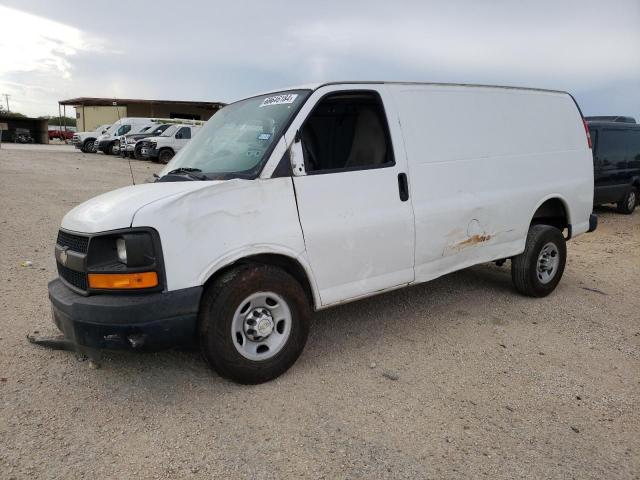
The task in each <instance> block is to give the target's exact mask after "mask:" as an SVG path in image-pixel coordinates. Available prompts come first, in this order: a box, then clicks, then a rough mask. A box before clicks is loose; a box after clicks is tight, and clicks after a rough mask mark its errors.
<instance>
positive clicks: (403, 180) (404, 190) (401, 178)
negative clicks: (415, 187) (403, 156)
mask: <svg viewBox="0 0 640 480" xmlns="http://www.w3.org/2000/svg"><path fill="white" fill-rule="evenodd" d="M398 191H399V193H400V200H402V201H403V202H406V201H407V200H409V183H408V182H407V174H406V173H404V172H403V173H399V174H398Z"/></svg>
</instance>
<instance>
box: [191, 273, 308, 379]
mask: <svg viewBox="0 0 640 480" xmlns="http://www.w3.org/2000/svg"><path fill="white" fill-rule="evenodd" d="M310 316H311V308H310V306H309V301H308V300H307V296H306V295H305V292H304V290H303V289H302V287H301V286H300V284H299V283H298V282H297V281H296V280H295V279H294V278H293V277H292V276H291V275H289V274H288V273H286V272H285V271H283V270H281V269H279V268H276V267H271V266H267V265H245V266H242V267H238V268H236V269H233V270H230V271H229V272H227V273H225V274H223V275H222V276H221V277H220V278H219V279H218V280H217V281H215V282H214V283H213V284H212V285H210V286H209V287H208V288H207V289H206V290H205V292H204V293H203V298H202V302H201V305H200V312H199V327H198V331H199V337H200V346H201V350H202V353H203V355H204V357H205V359H206V360H207V363H208V364H209V366H210V367H211V368H213V369H214V370H215V371H216V372H218V373H219V374H220V375H221V376H222V377H225V378H228V379H230V380H233V381H235V382H238V383H243V384H258V383H263V382H267V381H269V380H272V379H274V378H276V377H278V376H279V375H281V374H282V373H284V372H285V371H287V370H288V369H289V367H291V365H293V364H294V363H295V361H296V360H297V358H298V357H299V356H300V353H301V352H302V350H303V348H304V346H305V343H306V341H307V336H308V333H309V318H310Z"/></svg>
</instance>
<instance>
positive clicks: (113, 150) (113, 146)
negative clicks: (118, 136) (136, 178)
mask: <svg viewBox="0 0 640 480" xmlns="http://www.w3.org/2000/svg"><path fill="white" fill-rule="evenodd" d="M119 153H120V142H111V143H110V144H109V146H108V147H107V154H109V155H118V154H119Z"/></svg>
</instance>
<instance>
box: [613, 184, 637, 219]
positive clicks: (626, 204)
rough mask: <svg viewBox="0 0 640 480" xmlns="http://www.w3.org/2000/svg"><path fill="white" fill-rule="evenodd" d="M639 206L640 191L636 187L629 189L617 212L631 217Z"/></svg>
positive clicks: (618, 205) (619, 203) (618, 204)
mask: <svg viewBox="0 0 640 480" xmlns="http://www.w3.org/2000/svg"><path fill="white" fill-rule="evenodd" d="M637 204H638V190H637V189H636V188H635V187H629V190H627V193H625V195H624V198H623V199H622V200H620V201H619V202H618V203H617V207H618V208H617V210H618V212H620V213H624V214H625V215H631V214H632V213H633V211H634V210H635V209H636V205H637Z"/></svg>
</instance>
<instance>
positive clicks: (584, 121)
mask: <svg viewBox="0 0 640 480" xmlns="http://www.w3.org/2000/svg"><path fill="white" fill-rule="evenodd" d="M582 124H583V125H584V133H586V134H587V144H588V145H589V148H590V149H593V144H592V143H591V134H590V133H589V125H587V121H586V120H585V119H584V118H583V119H582Z"/></svg>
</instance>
